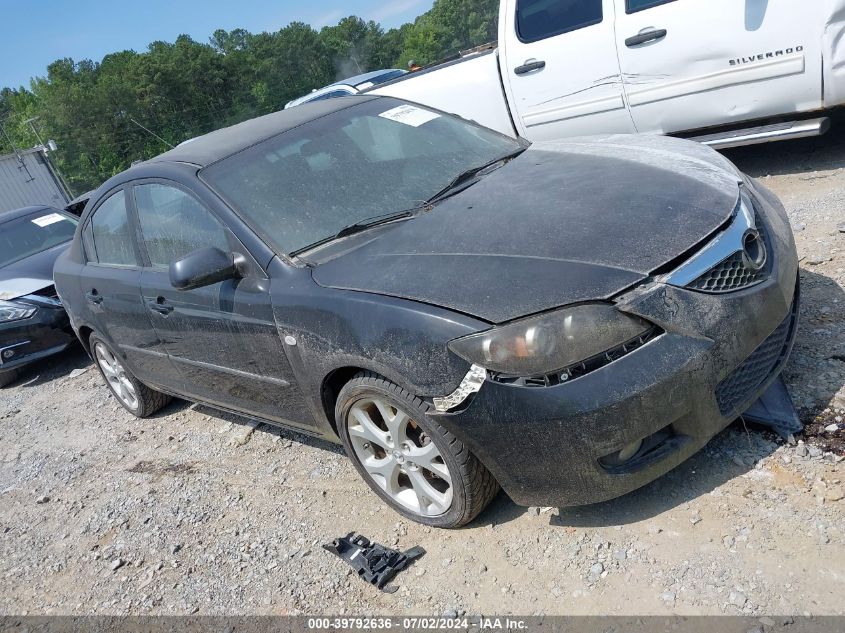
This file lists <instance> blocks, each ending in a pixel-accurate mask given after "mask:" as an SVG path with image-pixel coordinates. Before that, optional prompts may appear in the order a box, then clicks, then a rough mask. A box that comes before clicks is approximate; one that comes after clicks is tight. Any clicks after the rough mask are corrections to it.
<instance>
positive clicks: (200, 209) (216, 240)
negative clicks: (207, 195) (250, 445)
mask: <svg viewBox="0 0 845 633" xmlns="http://www.w3.org/2000/svg"><path fill="white" fill-rule="evenodd" d="M133 193H134V196H133V199H134V203H135V208H136V211H137V216H138V222H139V227H140V230H141V237H142V240H141V242H142V247H143V251H144V256H145V258H146V262H145V263H146V266H145V268H144V270H143V272H142V273H141V294H142V297H143V300H144V302H145V304H146V306H147V309H148V310H149V313H150V316H151V319H152V321H153V324H154V325H155V328H156V331H157V332H158V334H159V336H160V337H161V339H162V341H163V342H164V346H165V348H166V349H167V351H168V353H169V354H170V357H171V360H172V361H173V363H174V365H175V366H176V367H177V369H178V371H179V374H180V376H181V380H182V391H183V393H184V394H185V395H186V396H189V397H194V398H196V399H198V400H202V401H205V402H209V403H211V404H216V405H218V406H221V407H224V408H227V409H231V410H235V411H238V412H242V413H246V414H252V415H257V416H260V417H263V418H269V419H271V420H277V421H280V422H284V423H287V424H294V425H296V426H300V425H304V423H306V422H307V421H308V420H309V419H310V415H309V414H308V413H307V409H306V405H305V401H304V399H303V398H302V396H301V393H300V391H299V388H298V386H297V385H296V382H295V379H294V376H293V370H292V369H291V367H290V365H289V364H288V361H287V356H286V355H285V351H284V349H283V345H282V342H281V338H280V336H279V333H278V330H277V329H276V324H275V320H274V317H273V310H272V306H271V303H270V293H269V287H270V281H269V279H268V278H267V276H266V275H265V273H264V271H263V270H262V269H261V268H260V267H259V266H258V264H257V263H256V262H255V261H254V260H253V259H252V258H251V256H250V255H249V253H248V252H247V251H246V249H245V248H244V247H243V245H242V244H241V243H240V242H239V241H238V240H237V239H236V238H235V236H234V234H233V233H232V232H231V231H230V230H229V229H227V228H226V227H224V225H223V224H222V223H221V222H220V220H219V219H218V218H217V217H216V216H215V215H214V214H213V213H212V212H211V211H210V210H209V209H208V208H207V207H206V206H205V205H204V204H203V203H202V202H201V201H200V200H199V199H198V198H197V197H196V196H194V195H193V193H191V192H188V191H187V190H186V189H183V188H181V187H180V186H178V185H176V184H175V183H170V182H167V181H157V182H145V183H141V184H136V185H135V186H134V187H133ZM209 246H212V247H216V248H219V249H221V250H223V251H225V252H234V253H238V254H240V255H242V256H243V257H244V259H245V264H244V266H245V269H246V271H247V272H246V274H245V276H244V278H242V279H232V280H227V281H222V282H218V283H216V284H213V285H210V286H206V287H203V288H196V289H193V290H186V291H182V290H176V289H175V288H173V287H172V286H171V284H170V276H169V272H168V268H169V266H170V264H171V263H172V262H174V261H176V260H177V259H180V258H181V257H183V256H185V255H187V254H188V253H190V252H192V251H194V250H197V249H199V248H203V247H209Z"/></svg>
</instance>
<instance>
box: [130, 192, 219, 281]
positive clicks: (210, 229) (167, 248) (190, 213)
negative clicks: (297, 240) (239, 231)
mask: <svg viewBox="0 0 845 633" xmlns="http://www.w3.org/2000/svg"><path fill="white" fill-rule="evenodd" d="M133 189H134V193H135V206H136V208H137V209H138V221H139V222H140V224H141V235H142V237H143V240H144V246H146V249H147V254H148V255H149V257H150V263H151V264H152V265H153V266H154V267H156V268H166V267H167V266H169V265H170V264H171V263H172V262H174V261H176V260H178V259H180V258H182V257H184V256H185V255H187V254H188V253H190V252H192V251H195V250H197V249H199V248H205V247H208V246H214V247H216V248H219V249H220V250H223V251H228V250H229V245H228V241H227V239H226V231H225V229H224V228H223V225H222V224H221V223H220V222H219V221H218V220H217V218H215V217H214V216H213V215H212V214H211V212H210V211H208V209H206V208H205V207H204V206H203V205H202V204H200V202H199V201H198V200H197V199H196V198H194V197H193V196H191V195H190V194H187V193H185V192H184V191H182V190H181V189H178V188H176V187H172V186H169V185H162V184H158V183H152V184H148V185H136V186H135V187H134V188H133Z"/></svg>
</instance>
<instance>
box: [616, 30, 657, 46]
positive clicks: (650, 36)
mask: <svg viewBox="0 0 845 633" xmlns="http://www.w3.org/2000/svg"><path fill="white" fill-rule="evenodd" d="M666 33H667V31H666V29H648V30H647V31H643V32H642V33H637V34H636V35H634V36H633V37H629V38H628V39H627V40H625V46H627V47H628V48H632V47H634V46H639V45H640V44H646V43H648V42H656V41H657V40H662V39H663V38H664V37H666Z"/></svg>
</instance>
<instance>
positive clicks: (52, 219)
mask: <svg viewBox="0 0 845 633" xmlns="http://www.w3.org/2000/svg"><path fill="white" fill-rule="evenodd" d="M62 220H68V218H66V217H65V216H63V215H62V214H61V213H51V214H50V215H42V216H41V217H40V218H34V219H33V220H32V223H33V224H37V225H38V226H40V227H41V228H44V227H45V226H50V225H51V224H55V223H56V222H61V221H62ZM68 221H69V220H68Z"/></svg>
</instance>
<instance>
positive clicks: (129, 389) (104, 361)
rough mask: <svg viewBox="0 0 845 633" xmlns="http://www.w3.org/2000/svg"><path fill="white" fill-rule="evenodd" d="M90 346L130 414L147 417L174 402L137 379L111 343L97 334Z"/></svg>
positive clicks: (98, 366) (109, 382) (107, 380)
mask: <svg viewBox="0 0 845 633" xmlns="http://www.w3.org/2000/svg"><path fill="white" fill-rule="evenodd" d="M89 345H90V347H91V356H93V357H94V363H95V364H96V365H97V369H98V370H99V371H100V375H101V376H102V377H103V380H105V381H106V385H108V388H109V390H110V391H111V392H112V395H113V396H114V397H115V398H116V399H117V401H118V402H119V403H120V404H121V406H123V408H124V409H126V410H127V411H129V413H131V414H132V415H134V416H135V417H138V418H146V417H149V416H151V415H152V414H153V413H155V412H156V411H158V410H159V409H161V408H162V407H163V406H164V405H166V404H167V403H168V402H170V400H171V398H170V396H168V395H167V394H164V393H161V392H160V391H156V390H155V389H151V388H150V387H148V386H147V385H145V384H144V383H142V382H141V381H140V380H138V379H137V378H135V376H133V375H132V373H131V372H130V371H129V370H128V369H126V368H125V367H124V365H123V360H122V359H121V358H120V357H119V356H118V355H116V354H115V353H114V352H113V351H112V349H111V347H109V345H108V343H106V342H105V341H104V340H103V339H101V338H100V337H98V336H97V335H96V334H93V335H91V338H90V340H89Z"/></svg>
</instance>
